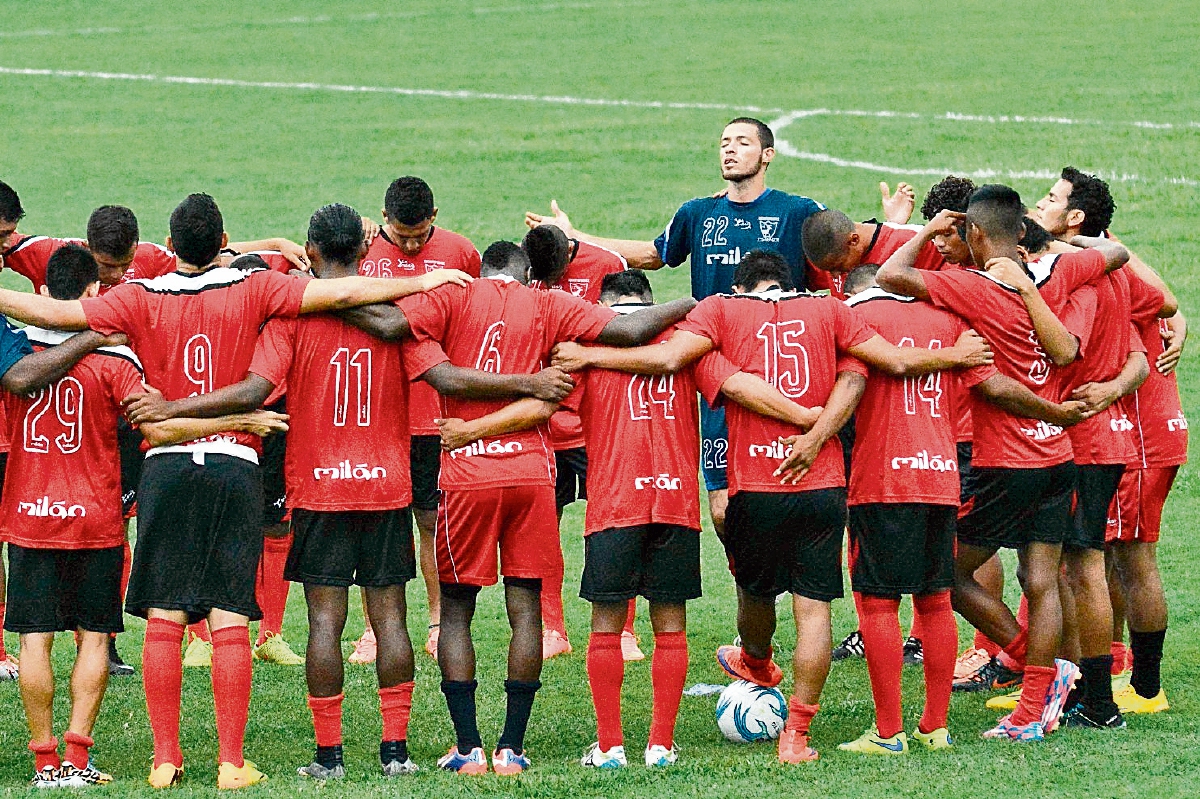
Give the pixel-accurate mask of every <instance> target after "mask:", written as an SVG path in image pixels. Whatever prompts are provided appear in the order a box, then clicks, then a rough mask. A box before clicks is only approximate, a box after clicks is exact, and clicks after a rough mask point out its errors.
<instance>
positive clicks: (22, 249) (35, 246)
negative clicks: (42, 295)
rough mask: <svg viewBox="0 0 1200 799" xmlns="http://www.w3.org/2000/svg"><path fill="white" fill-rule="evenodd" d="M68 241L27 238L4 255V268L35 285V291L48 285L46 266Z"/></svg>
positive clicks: (37, 237)
mask: <svg viewBox="0 0 1200 799" xmlns="http://www.w3.org/2000/svg"><path fill="white" fill-rule="evenodd" d="M67 243H68V242H67V240H66V239H56V238H51V237H50V236H25V237H24V238H22V239H21V240H20V241H18V242H17V243H16V244H14V245H13V246H12V247H10V248H9V249H8V250H7V251H6V252H5V253H4V266H5V267H7V268H8V269H11V270H13V271H14V272H16V273H17V274H18V275H21V276H22V277H24V278H25V279H27V280H28V281H29V282H30V283H32V284H33V287H34V289H37V288H38V287H40V286H44V285H46V265H47V264H49V263H50V256H51V255H53V254H54V251H55V250H57V249H58V248H59V247H61V246H63V245H64V244H67Z"/></svg>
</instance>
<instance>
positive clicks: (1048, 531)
mask: <svg viewBox="0 0 1200 799" xmlns="http://www.w3.org/2000/svg"><path fill="white" fill-rule="evenodd" d="M973 471H974V472H975V498H974V501H973V502H972V506H971V510H970V512H968V513H967V515H965V516H963V517H962V518H961V519H959V520H958V540H959V542H960V543H962V544H967V545H968V546H974V547H980V548H982V549H1002V548H1008V549H1020V548H1022V547H1024V546H1025V545H1026V544H1030V543H1035V542H1036V543H1041V544H1061V543H1063V542H1064V541H1066V540H1067V537H1068V536H1069V535H1070V534H1071V526H1072V524H1071V498H1072V497H1073V496H1074V495H1075V464H1074V462H1072V461H1067V462H1066V463H1060V464H1058V465H1057V466H1047V467H1044V468H1039V469H1004V468H976V469H973Z"/></svg>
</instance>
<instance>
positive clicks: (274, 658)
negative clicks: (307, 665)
mask: <svg viewBox="0 0 1200 799" xmlns="http://www.w3.org/2000/svg"><path fill="white" fill-rule="evenodd" d="M254 659H255V660H261V661H262V662H264V663H275V664H277V665H280V666H303V665H304V658H302V657H300V656H299V655H297V654H296V653H295V652H293V651H292V648H291V647H290V646H288V642H287V641H285V640H283V636H282V635H268V636H267V639H266V640H265V641H263V642H262V643H261V644H259V645H258V646H256V647H254Z"/></svg>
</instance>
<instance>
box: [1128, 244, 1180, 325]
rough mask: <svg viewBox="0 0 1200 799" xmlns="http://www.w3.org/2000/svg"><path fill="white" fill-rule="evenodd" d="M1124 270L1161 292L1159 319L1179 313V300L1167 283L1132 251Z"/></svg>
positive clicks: (1168, 317)
mask: <svg viewBox="0 0 1200 799" xmlns="http://www.w3.org/2000/svg"><path fill="white" fill-rule="evenodd" d="M1125 268H1126V269H1128V270H1129V271H1131V272H1133V274H1134V275H1136V276H1137V277H1140V278H1141V279H1142V280H1144V281H1146V282H1147V283H1149V284H1150V285H1151V286H1154V288H1156V289H1158V290H1159V291H1161V292H1162V295H1163V305H1162V308H1160V309H1159V311H1158V316H1159V318H1160V319H1170V318H1171V317H1172V316H1174V315H1175V314H1176V313H1177V312H1178V311H1179V300H1178V298H1176V296H1175V293H1174V292H1172V291H1171V288H1170V287H1169V286H1168V285H1167V281H1165V280H1163V279H1162V277H1160V276H1159V274H1158V272H1155V271H1154V270H1153V269H1151V268H1150V265H1149V264H1147V263H1146V262H1145V261H1143V260H1142V259H1141V258H1139V257H1138V256H1137V253H1135V252H1133V251H1132V250H1130V251H1129V262H1128V263H1127V264H1125Z"/></svg>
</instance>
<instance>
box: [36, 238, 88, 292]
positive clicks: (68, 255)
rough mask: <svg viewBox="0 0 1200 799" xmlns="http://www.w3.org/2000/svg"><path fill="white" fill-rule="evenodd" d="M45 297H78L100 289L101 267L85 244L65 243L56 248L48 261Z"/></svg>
mask: <svg viewBox="0 0 1200 799" xmlns="http://www.w3.org/2000/svg"><path fill="white" fill-rule="evenodd" d="M40 291H41V293H42V295H43V296H46V297H53V298H54V299H56V300H78V299H80V298H82V297H95V296H96V293H97V292H99V291H100V270H99V267H98V266H97V265H96V259H95V258H93V257H92V254H91V253H90V252H88V250H87V248H86V247H80V246H79V245H78V244H64V245H63V246H62V247H59V248H58V249H57V250H55V251H54V254H53V255H51V256H50V260H49V262H48V263H47V264H46V285H44V286H42V287H41V289H40Z"/></svg>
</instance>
